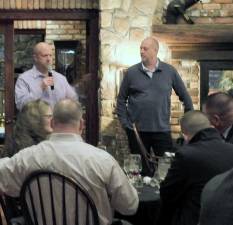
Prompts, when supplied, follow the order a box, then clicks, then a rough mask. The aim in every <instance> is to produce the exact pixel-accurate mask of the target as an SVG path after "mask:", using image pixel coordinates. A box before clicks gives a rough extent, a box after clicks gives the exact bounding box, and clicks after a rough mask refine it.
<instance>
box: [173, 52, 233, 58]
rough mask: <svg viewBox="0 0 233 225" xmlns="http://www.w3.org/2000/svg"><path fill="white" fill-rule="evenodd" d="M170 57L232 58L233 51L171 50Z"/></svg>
mask: <svg viewBox="0 0 233 225" xmlns="http://www.w3.org/2000/svg"><path fill="white" fill-rule="evenodd" d="M171 57H172V59H188V60H232V59H233V51H232V50H230V51H214V50H206V51H172V52H171Z"/></svg>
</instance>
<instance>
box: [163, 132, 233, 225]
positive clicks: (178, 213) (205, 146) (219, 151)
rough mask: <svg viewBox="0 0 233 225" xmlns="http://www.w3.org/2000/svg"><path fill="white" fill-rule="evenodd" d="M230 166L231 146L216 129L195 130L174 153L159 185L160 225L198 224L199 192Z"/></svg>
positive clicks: (231, 157) (232, 163) (232, 150)
mask: <svg viewBox="0 0 233 225" xmlns="http://www.w3.org/2000/svg"><path fill="white" fill-rule="evenodd" d="M232 167H233V146H232V145H231V144H228V143H225V142H224V141H223V140H222V138H221V136H220V135H219V133H218V132H217V130H215V129H214V128H207V129H204V130H202V131H200V132H198V133H197V134H196V135H195V136H194V137H193V138H192V139H191V141H190V142H189V144H187V145H185V146H183V147H182V148H181V149H180V150H179V151H178V152H177V153H176V156H175V159H174V161H173V163H172V165H171V168H170V170H169V171H168V174H167V177H166V178H165V180H164V182H162V184H161V188H160V195H161V200H162V210H161V215H160V221H159V224H160V225H168V224H172V225H197V223H198V218H199V211H200V195H201V192H202V189H203V187H204V185H205V184H206V183H207V182H208V181H209V180H210V179H211V178H212V177H214V176H215V175H217V174H220V173H223V172H225V171H227V170H229V169H231V168H232Z"/></svg>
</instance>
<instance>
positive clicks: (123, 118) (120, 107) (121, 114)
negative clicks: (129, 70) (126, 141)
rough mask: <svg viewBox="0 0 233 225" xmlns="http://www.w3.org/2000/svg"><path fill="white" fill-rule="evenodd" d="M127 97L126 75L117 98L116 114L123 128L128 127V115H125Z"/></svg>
mask: <svg viewBox="0 0 233 225" xmlns="http://www.w3.org/2000/svg"><path fill="white" fill-rule="evenodd" d="M128 97H129V82H128V76H127V74H126V75H125V76H124V78H123V81H122V83H121V87H120V91H119V94H118V97H117V106H116V113H117V115H118V118H119V120H120V122H121V125H122V126H123V128H126V127H129V126H130V124H129V120H128V113H127V106H126V105H127V100H128Z"/></svg>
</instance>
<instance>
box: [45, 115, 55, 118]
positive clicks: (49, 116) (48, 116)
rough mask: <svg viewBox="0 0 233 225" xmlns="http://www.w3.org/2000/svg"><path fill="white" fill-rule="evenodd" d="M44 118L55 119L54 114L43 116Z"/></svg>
mask: <svg viewBox="0 0 233 225" xmlns="http://www.w3.org/2000/svg"><path fill="white" fill-rule="evenodd" d="M43 117H46V118H52V117H53V114H47V115H43Z"/></svg>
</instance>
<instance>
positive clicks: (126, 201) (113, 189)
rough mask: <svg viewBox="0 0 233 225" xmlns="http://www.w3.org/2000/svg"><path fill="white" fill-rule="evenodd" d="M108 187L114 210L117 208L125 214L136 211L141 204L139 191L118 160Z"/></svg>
mask: <svg viewBox="0 0 233 225" xmlns="http://www.w3.org/2000/svg"><path fill="white" fill-rule="evenodd" d="M114 161H115V160H114ZM107 189H108V194H109V197H110V202H111V206H112V208H113V209H114V210H117V211H118V212H120V213H121V214H123V215H132V214H134V213H136V210H137V208H138V204H139V199H138V194H137V191H136V189H135V188H134V187H133V186H132V185H131V184H130V182H129V179H128V178H127V177H126V175H125V174H124V172H123V171H122V169H121V168H120V166H119V164H118V163H117V162H115V163H114V165H113V167H112V171H111V176H110V181H109V184H108V186H107Z"/></svg>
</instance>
